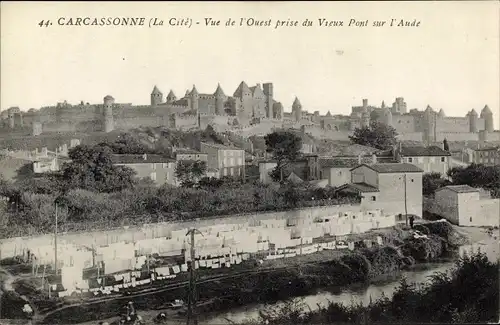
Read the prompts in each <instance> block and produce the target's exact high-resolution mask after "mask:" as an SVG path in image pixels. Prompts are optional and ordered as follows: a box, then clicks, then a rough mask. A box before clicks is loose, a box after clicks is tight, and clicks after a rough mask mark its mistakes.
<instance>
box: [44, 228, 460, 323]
mask: <svg viewBox="0 0 500 325" xmlns="http://www.w3.org/2000/svg"><path fill="white" fill-rule="evenodd" d="M404 228H405V227H394V228H393V229H384V230H380V231H378V232H373V233H371V234H367V236H373V235H384V236H385V237H384V238H385V240H386V241H387V243H388V244H387V245H385V246H382V247H379V246H376V247H372V248H362V249H356V250H354V251H349V250H342V251H340V250H336V251H323V252H318V253H314V254H310V255H307V256H297V257H295V258H289V259H282V260H280V261H279V263H281V264H283V265H281V266H278V265H277V263H278V262H277V261H264V263H262V264H261V265H259V266H258V267H256V268H255V269H253V270H250V271H247V273H246V274H232V275H230V276H226V277H222V278H218V279H214V280H210V279H205V280H201V281H198V285H197V289H198V293H199V301H200V302H204V301H208V300H210V299H212V302H211V304H207V305H205V308H206V310H203V309H201V310H199V312H200V313H202V314H203V313H204V312H208V311H210V312H214V311H219V312H223V311H225V310H229V309H233V308H237V307H240V306H245V305H249V304H255V303H269V302H276V301H280V300H285V299H288V298H290V297H296V296H306V295H311V294H314V293H316V292H317V290H318V289H320V288H326V287H329V286H332V285H336V286H349V285H352V284H354V283H368V282H369V281H370V280H371V279H374V278H376V277H378V276H380V275H383V274H387V273H390V272H395V271H398V270H401V269H405V268H409V267H411V266H412V265H415V264H418V263H422V262H429V261H433V260H437V259H439V258H441V257H443V256H446V255H449V254H451V253H452V251H453V249H450V248H451V247H454V244H453V243H454V242H455V241H456V239H457V238H458V237H461V236H460V235H457V234H456V233H455V232H454V231H453V227H452V226H451V225H449V224H448V223H433V224H432V225H430V224H429V225H426V228H428V231H429V232H430V233H429V235H428V238H426V239H425V238H421V239H418V240H417V239H415V238H413V237H412V236H410V232H409V231H408V229H406V230H405V229H404ZM437 234H439V235H437ZM465 241H466V240H465V239H464V238H462V242H465ZM185 296H186V286H182V287H178V288H172V289H170V290H167V291H163V292H161V293H151V294H149V295H143V296H139V297H133V296H130V297H127V296H126V297H121V298H119V299H114V300H110V301H103V302H99V303H97V302H96V303H93V304H87V305H78V306H72V307H68V308H64V309H61V310H59V311H57V312H56V313H52V314H51V315H48V316H47V317H45V320H44V322H45V323H50V324H58V323H62V322H64V323H65V324H71V323H80V322H82V321H91V320H93V321H95V320H102V319H108V318H111V317H113V316H115V315H116V314H117V312H119V311H120V309H121V307H122V306H123V305H124V304H125V303H126V302H127V301H128V300H131V301H134V303H135V305H136V308H137V309H138V310H140V311H141V312H140V313H141V315H142V314H143V313H145V312H144V310H150V311H151V310H157V311H153V312H146V314H148V316H150V315H151V314H155V315H156V314H157V313H159V312H160V310H162V309H165V304H166V303H168V302H170V301H173V300H174V299H179V298H182V297H185ZM213 297H217V298H216V299H213ZM61 320H64V321H61Z"/></svg>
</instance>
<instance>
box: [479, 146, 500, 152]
mask: <svg viewBox="0 0 500 325" xmlns="http://www.w3.org/2000/svg"><path fill="white" fill-rule="evenodd" d="M474 151H500V146H499V147H489V148H479V149H474Z"/></svg>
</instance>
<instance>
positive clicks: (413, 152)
mask: <svg viewBox="0 0 500 325" xmlns="http://www.w3.org/2000/svg"><path fill="white" fill-rule="evenodd" d="M401 155H403V156H417V157H419V156H420V157H422V156H450V155H451V154H450V153H449V152H448V151H445V150H444V149H441V148H439V147H438V146H429V147H422V146H415V147H402V148H401Z"/></svg>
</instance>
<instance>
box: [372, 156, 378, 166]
mask: <svg viewBox="0 0 500 325" xmlns="http://www.w3.org/2000/svg"><path fill="white" fill-rule="evenodd" d="M376 163H377V155H376V154H373V155H372V164H376Z"/></svg>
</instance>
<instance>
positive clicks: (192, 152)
mask: <svg viewBox="0 0 500 325" xmlns="http://www.w3.org/2000/svg"><path fill="white" fill-rule="evenodd" d="M175 154H177V155H178V154H181V155H182V154H185V155H200V154H204V153H202V152H199V151H196V150H193V149H184V148H180V149H176V150H175Z"/></svg>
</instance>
